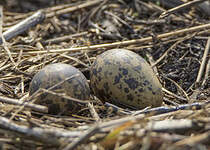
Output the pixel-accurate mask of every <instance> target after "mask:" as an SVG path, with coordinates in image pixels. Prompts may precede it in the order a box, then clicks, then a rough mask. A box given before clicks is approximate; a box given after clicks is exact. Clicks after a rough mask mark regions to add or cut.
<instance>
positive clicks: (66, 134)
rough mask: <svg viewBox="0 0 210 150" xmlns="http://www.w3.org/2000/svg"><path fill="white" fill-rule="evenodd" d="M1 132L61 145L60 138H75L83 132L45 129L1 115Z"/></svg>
mask: <svg viewBox="0 0 210 150" xmlns="http://www.w3.org/2000/svg"><path fill="white" fill-rule="evenodd" d="M0 132H3V133H6V134H10V135H13V136H14V133H15V134H18V135H20V136H22V137H26V138H28V139H31V140H32V139H33V140H36V141H39V142H42V143H47V144H51V145H60V141H59V138H75V137H79V136H80V135H81V134H82V133H81V132H80V131H67V130H58V129H43V128H38V127H34V128H31V127H27V126H23V125H18V124H16V123H13V122H12V121H10V120H8V119H6V118H4V117H0Z"/></svg>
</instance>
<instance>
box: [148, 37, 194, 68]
mask: <svg viewBox="0 0 210 150" xmlns="http://www.w3.org/2000/svg"><path fill="white" fill-rule="evenodd" d="M193 36H194V35H192V36H186V37H184V38H182V39H180V40H178V41H176V42H175V43H174V44H173V45H172V46H171V47H170V48H169V49H167V50H166V52H165V53H164V54H163V55H162V56H161V57H160V58H158V60H156V62H155V63H153V64H152V65H151V66H152V68H153V67H154V66H156V65H157V64H158V63H159V62H161V61H162V60H163V58H164V57H165V56H167V55H168V53H169V51H171V50H172V49H174V48H175V47H176V46H177V45H178V44H179V43H181V42H183V41H185V40H187V39H190V38H191V37H193Z"/></svg>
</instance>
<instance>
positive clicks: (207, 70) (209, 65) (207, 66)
mask: <svg viewBox="0 0 210 150" xmlns="http://www.w3.org/2000/svg"><path fill="white" fill-rule="evenodd" d="M209 74H210V59H209V61H208V63H207V65H206V73H205V76H204V79H203V83H202V87H204V85H205V83H206V81H207V80H208V77H209Z"/></svg>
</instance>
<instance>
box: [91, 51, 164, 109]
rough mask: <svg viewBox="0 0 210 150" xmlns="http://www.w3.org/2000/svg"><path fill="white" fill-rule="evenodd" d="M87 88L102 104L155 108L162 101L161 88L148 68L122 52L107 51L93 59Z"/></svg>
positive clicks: (132, 54) (136, 58) (147, 65)
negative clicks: (89, 87) (89, 88)
mask: <svg viewBox="0 0 210 150" xmlns="http://www.w3.org/2000/svg"><path fill="white" fill-rule="evenodd" d="M90 86H91V88H92V90H93V92H94V94H95V96H96V97H98V98H99V99H100V100H101V101H103V102H109V103H112V104H115V105H118V106H121V107H128V108H134V109H143V108H145V107H148V106H151V107H158V106H161V104H162V101H163V93H162V90H161V88H162V86H161V84H160V82H159V80H158V78H157V76H156V75H155V74H154V72H153V70H152V68H151V67H150V65H149V64H148V63H147V62H146V61H145V60H144V59H143V58H142V57H141V56H139V55H138V54H136V53H134V52H132V51H129V50H125V49H112V50H108V51H106V52H104V53H102V54H101V55H98V56H97V57H96V60H95V62H94V63H93V64H92V66H91V69H90Z"/></svg>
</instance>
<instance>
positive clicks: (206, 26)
mask: <svg viewBox="0 0 210 150" xmlns="http://www.w3.org/2000/svg"><path fill="white" fill-rule="evenodd" d="M209 28H210V23H209V24H204V25H199V26H195V27H191V28H185V29H181V30H178V31H172V32H169V33H164V34H160V35H157V37H156V38H157V39H162V38H167V37H170V36H177V35H180V34H186V33H192V32H198V31H200V30H206V29H209ZM152 40H153V37H152V36H150V37H146V38H142V39H134V40H128V41H122V42H115V43H107V44H99V45H92V46H84V47H76V48H66V49H52V50H41V51H28V52H23V53H24V54H43V53H48V52H49V53H61V52H78V51H84V50H98V49H99V48H114V47H119V46H128V45H131V44H142V43H145V42H147V43H148V42H152ZM13 54H16V53H13Z"/></svg>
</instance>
